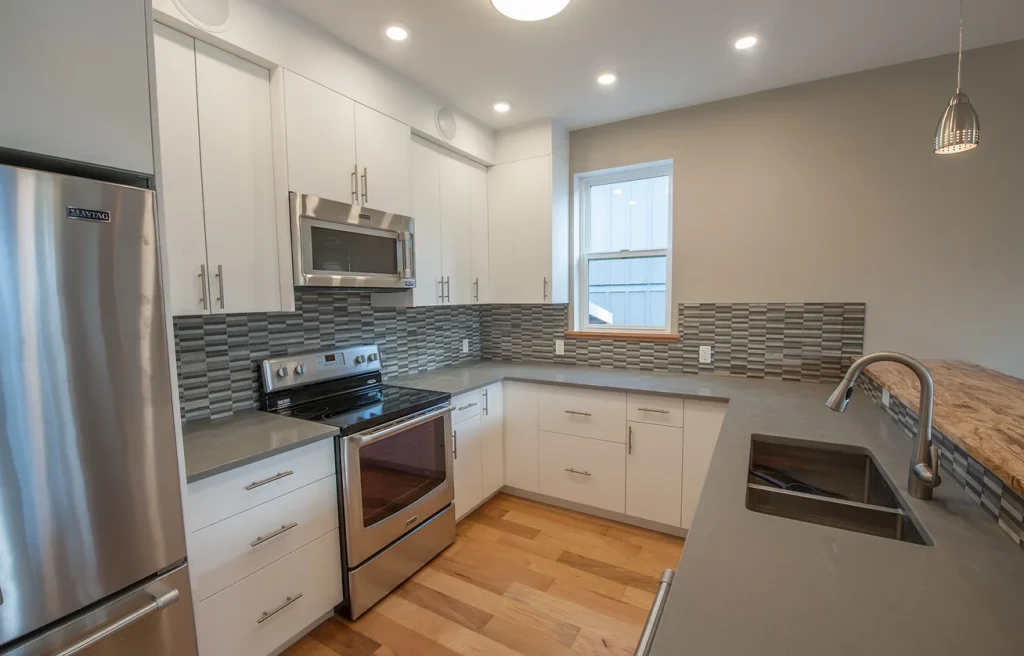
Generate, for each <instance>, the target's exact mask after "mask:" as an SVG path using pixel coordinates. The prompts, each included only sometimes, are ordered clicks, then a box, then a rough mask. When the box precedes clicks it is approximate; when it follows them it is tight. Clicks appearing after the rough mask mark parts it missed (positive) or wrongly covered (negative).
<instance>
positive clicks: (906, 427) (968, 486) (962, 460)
mask: <svg viewBox="0 0 1024 656" xmlns="http://www.w3.org/2000/svg"><path fill="white" fill-rule="evenodd" d="M857 385H858V386H859V387H860V388H861V389H862V390H863V391H864V392H865V393H866V394H867V395H868V396H870V397H871V399H872V400H873V401H874V402H875V403H877V404H878V405H880V406H881V407H882V409H884V410H885V411H886V412H887V413H889V415H890V416H891V417H892V418H893V419H895V420H896V423H897V424H899V425H900V428H902V429H903V432H904V433H906V434H907V436H908V437H909V438H910V439H911V440H913V439H915V438H916V437H917V427H918V426H919V425H920V420H919V418H918V415H917V413H916V412H914V411H913V410H911V409H910V408H909V407H907V405H906V404H905V403H903V402H902V401H900V400H899V399H898V398H896V397H895V396H890V397H889V407H886V406H885V405H883V404H882V386H881V385H879V384H878V382H877V381H875V380H874V379H872V378H871V377H870V376H867V375H864V376H861V377H860V378H858V379H857ZM932 440H933V442H934V444H935V445H936V446H938V447H939V451H940V452H941V453H942V457H941V458H940V459H939V463H940V464H939V468H940V469H941V471H942V477H943V479H944V480H945V481H950V480H952V481H953V482H954V483H956V485H958V486H960V487H961V488H963V489H964V490H966V491H967V494H968V495H969V496H970V497H971V498H972V499H974V500H975V501H977V502H978V505H980V506H981V507H982V508H984V509H985V512H987V513H988V514H989V516H990V517H992V519H993V520H995V521H997V522H998V523H999V526H1000V527H1001V528H1002V529H1003V530H1004V531H1006V534H1007V535H1008V536H1009V537H1010V539H1011V540H1013V541H1014V542H1016V543H1017V544H1018V545H1020V546H1021V548H1022V549H1024V497H1021V495H1020V494H1018V493H1017V491H1016V490H1014V489H1013V488H1012V487H1010V486H1009V485H1006V484H1005V483H1003V481H1002V480H1001V479H1000V478H999V477H998V476H996V475H995V474H993V473H992V472H990V471H989V470H988V469H986V468H985V466H984V465H982V464H981V463H980V462H978V461H977V460H975V459H974V458H972V457H971V456H970V454H968V453H967V452H966V451H964V450H963V449H962V448H960V446H959V445H957V443H956V442H955V441H953V440H952V439H950V438H949V437H947V436H946V435H943V434H942V432H941V431H939V430H937V429H936V428H935V427H934V426H933V427H932Z"/></svg>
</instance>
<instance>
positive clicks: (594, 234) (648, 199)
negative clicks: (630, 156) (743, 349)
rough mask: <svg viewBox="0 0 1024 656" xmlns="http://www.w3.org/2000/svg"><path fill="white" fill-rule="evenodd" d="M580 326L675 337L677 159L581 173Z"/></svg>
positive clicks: (577, 302)
mask: <svg viewBox="0 0 1024 656" xmlns="http://www.w3.org/2000/svg"><path fill="white" fill-rule="evenodd" d="M576 189H577V194H578V195H577V198H578V202H579V206H578V207H579V214H578V217H579V232H578V236H579V237H578V238H579V242H578V251H577V252H578V254H579V257H578V258H577V262H578V263H579V270H578V271H577V275H576V281H577V285H576V290H575V291H576V307H577V313H576V315H577V316H576V317H575V319H576V321H575V325H576V329H577V330H582V331H590V332H602V331H604V332H614V333H623V332H626V333H652V334H657V333H668V332H669V331H670V330H671V326H672V319H671V302H672V162H671V161H668V162H653V163H650V164H640V165H636V166H629V167H624V168H620V169H613V170H607V171H597V172H594V173H581V174H578V175H577V177H576Z"/></svg>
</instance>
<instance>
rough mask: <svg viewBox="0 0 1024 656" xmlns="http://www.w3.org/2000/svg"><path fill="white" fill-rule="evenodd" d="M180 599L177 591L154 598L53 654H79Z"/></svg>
mask: <svg viewBox="0 0 1024 656" xmlns="http://www.w3.org/2000/svg"><path fill="white" fill-rule="evenodd" d="M180 598H181V594H180V593H179V592H178V590H177V589H174V590H171V591H170V592H166V593H164V594H162V595H160V596H159V597H154V598H153V601H151V602H149V603H148V604H146V605H145V606H143V607H142V608H140V609H138V610H137V611H135V612H134V613H129V614H128V615H125V616H124V617H122V618H121V619H119V620H117V621H116V622H114V623H113V624H108V625H107V626H105V627H103V628H102V629H100V630H99V631H97V632H96V633H91V634H89V635H87V636H86V637H84V638H82V639H81V640H79V641H78V642H76V643H75V644H73V645H71V646H70V647H67V648H65V649H62V650H60V651H58V652H56V653H55V654H53V656H72V654H77V653H79V652H82V651H85V650H86V649H88V648H89V647H92V646H93V645H94V644H96V643H97V642H100V641H102V640H105V639H107V638H109V637H110V636H112V635H114V634H115V633H119V632H120V631H123V630H124V629H127V628H128V627H129V626H131V625H132V624H135V623H136V622H138V621H139V620H141V619H142V618H144V617H146V616H147V615H151V614H153V613H155V612H157V611H158V610H163V609H164V608H167V607H168V606H170V605H171V604H173V603H174V602H176V601H178V599H180Z"/></svg>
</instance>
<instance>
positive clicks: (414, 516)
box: [405, 515, 420, 526]
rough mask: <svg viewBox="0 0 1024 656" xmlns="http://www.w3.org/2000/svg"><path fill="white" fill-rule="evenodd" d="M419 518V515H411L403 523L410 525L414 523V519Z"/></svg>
mask: <svg viewBox="0 0 1024 656" xmlns="http://www.w3.org/2000/svg"><path fill="white" fill-rule="evenodd" d="M419 518H420V516H419V515H413V516H412V517H410V518H409V519H407V520H405V525H406V526H411V525H412V524H415V523H416V520H417V519H419Z"/></svg>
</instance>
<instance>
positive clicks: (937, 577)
mask: <svg viewBox="0 0 1024 656" xmlns="http://www.w3.org/2000/svg"><path fill="white" fill-rule="evenodd" d="M499 380H521V381H527V382H536V383H547V384H566V385H582V386H588V387H594V388H604V389H619V390H626V391H642V392H646V393H656V394H676V395H683V396H691V397H700V398H712V399H721V400H727V401H728V403H729V407H728V409H727V411H726V416H725V421H724V423H723V425H722V431H721V434H720V436H719V440H718V445H717V447H716V449H715V452H714V456H713V457H712V461H711V468H710V471H709V473H708V477H707V481H706V483H705V485H704V490H703V493H702V495H701V499H700V503H699V505H698V508H697V514H696V516H695V518H694V521H693V525H692V526H691V528H690V533H689V536H688V538H687V540H686V546H685V547H684V549H683V555H682V558H681V560H680V562H679V567H678V569H677V572H676V578H675V582H674V583H673V585H672V589H671V592H670V594H669V598H668V602H667V604H666V606H665V611H664V615H663V617H662V620H661V624H660V626H659V629H658V632H657V634H656V637H655V641H654V647H653V650H652V654H653V656H675V655H678V654H692V655H700V656H750V655H751V654H757V655H759V656H771V655H778V656H782V655H786V656H797V655H803V654H807V655H810V654H814V655H815V656H818V655H820V654H829V655H830V656H840V655H849V656H854V655H857V656H860V655H862V654H872V655H873V656H878V655H882V654H893V655H896V654H899V655H901V656H905V655H908V654H915V655H916V654H929V655H933V654H966V653H970V654H985V655H986V656H988V655H998V654H1007V655H1009V654H1014V655H1017V656H1019V655H1020V654H1024V630H1022V629H1021V626H1022V624H1024V549H1022V547H1021V546H1018V545H1017V544H1015V543H1014V542H1013V541H1011V539H1010V538H1009V537H1008V536H1007V534H1006V533H1005V532H1004V531H1003V530H1002V529H1000V528H999V526H998V525H997V524H996V522H994V521H993V520H992V519H991V518H990V517H989V516H988V515H986V514H985V512H984V511H983V510H982V509H981V508H980V506H979V503H978V502H977V501H975V500H973V499H971V498H970V497H969V496H968V495H967V494H966V493H965V492H964V491H963V490H962V489H961V488H959V487H958V486H957V485H956V484H955V483H954V482H953V481H947V482H946V483H945V484H943V485H942V486H941V487H939V488H938V489H936V491H935V498H934V500H932V501H921V500H918V499H913V498H910V497H909V496H908V495H907V494H906V479H907V471H908V467H909V463H910V459H911V454H912V446H913V445H912V442H911V440H910V439H909V438H908V437H907V436H906V434H905V433H903V431H901V430H900V428H899V427H898V426H897V425H896V423H895V422H894V421H893V420H892V419H891V418H890V417H889V416H888V415H887V414H886V413H885V412H884V411H883V410H882V409H881V408H879V407H878V406H876V405H875V404H874V403H872V401H871V400H870V399H869V398H868V397H867V396H866V395H864V394H862V393H861V392H860V391H858V392H857V393H856V395H855V397H854V399H853V400H852V402H851V403H850V407H849V409H848V410H847V411H846V413H845V414H838V413H834V412H832V411H830V410H828V409H827V408H826V407H825V405H824V402H825V399H826V398H827V397H828V394H829V392H831V391H832V387H833V386H832V385H824V384H810V383H789V382H775V381H762V380H748V379H741V378H728V377H718V376H686V375H676V374H658V373H647V372H638V371H628V370H627V371H623V370H611V369H597V368H592V367H574V366H560V365H544V364H516V363H501V362H486V361H485V362H479V363H473V364H467V365H459V366H456V367H451V368H446V369H441V370H435V371H433V372H428V373H426V374H420V375H413V376H403V377H399V378H395V379H391V380H389V381H388V382H389V383H392V384H398V385H407V386H410V387H421V388H426V389H433V390H437V391H443V392H449V393H452V394H459V393H461V392H465V391H469V390H471V389H475V388H478V387H481V386H484V385H487V384H489V383H493V382H497V381H499ZM753 434H763V435H769V436H781V437H788V438H795V439H804V440H811V441H816V442H826V443H835V444H846V445H852V446H856V447H863V448H866V449H868V450H870V451H871V453H872V454H873V455H874V456H875V459H876V461H877V462H878V464H879V465H880V466H881V467H882V468H883V469H884V470H885V472H886V474H887V476H888V477H889V479H890V480H891V481H892V482H893V483H895V485H896V487H897V489H898V490H899V492H900V493H901V494H902V496H903V498H904V499H905V502H906V506H907V507H909V509H910V510H911V512H912V513H913V514H914V515H915V516H916V518H917V520H918V522H919V524H920V525H921V526H922V527H923V529H924V530H925V532H926V533H927V534H928V536H929V537H930V538H931V540H932V542H933V543H934V544H933V545H932V546H919V545H915V544H910V543H904V542H897V541H894V540H887V539H884V538H878V537H873V536H869V535H862V534H860V533H854V532H850V531H843V530H839V529H833V528H828V527H824V526H818V525H816V524H808V523H803V522H797V521H793V520H789V519H784V518H780V517H773V516H769V515H763V514H758V513H755V512H752V511H750V510H747V508H746V506H745V499H746V496H745V495H746V481H747V471H748V467H749V457H750V442H751V436H752V435H753Z"/></svg>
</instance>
